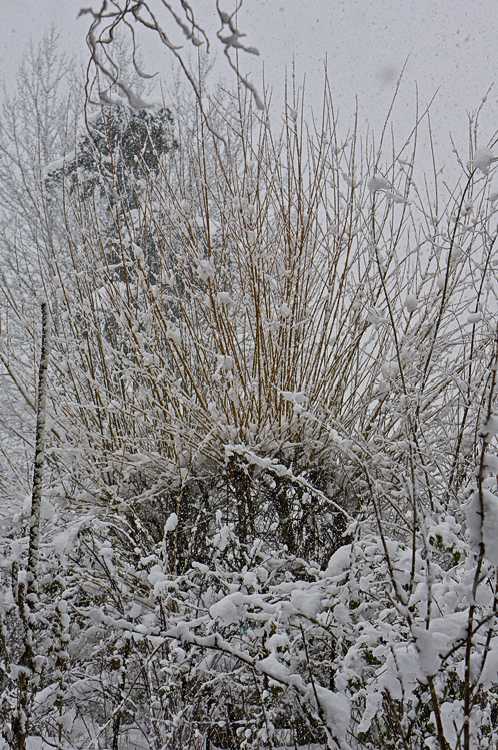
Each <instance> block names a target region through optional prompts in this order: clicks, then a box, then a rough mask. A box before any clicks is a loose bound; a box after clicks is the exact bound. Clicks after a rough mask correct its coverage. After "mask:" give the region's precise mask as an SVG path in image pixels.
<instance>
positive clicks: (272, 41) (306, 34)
mask: <svg viewBox="0 0 498 750" xmlns="http://www.w3.org/2000/svg"><path fill="white" fill-rule="evenodd" d="M150 1H151V3H152V4H154V2H156V3H157V4H158V5H159V2H158V0H150ZM91 3H92V0H2V28H3V34H2V38H1V42H0V64H1V67H2V72H3V76H4V78H5V79H6V80H12V77H13V76H14V74H15V70H16V67H17V65H18V64H19V62H20V60H21V57H22V53H23V50H24V49H25V48H26V46H27V44H28V43H29V40H30V38H32V39H33V40H34V41H36V40H37V39H38V38H39V37H40V36H41V34H42V33H43V31H44V30H45V29H47V28H48V27H49V25H50V24H51V23H53V24H55V25H56V26H57V27H59V28H60V30H61V32H62V33H63V38H64V40H65V44H66V46H67V48H68V50H71V51H74V52H78V53H80V54H82V53H84V47H83V44H82V39H83V36H84V31H85V26H86V24H87V23H88V20H87V19H80V20H77V19H76V16H77V11H78V10H79V8H80V7H81V6H82V5H85V6H88V5H90V4H91ZM93 4H94V5H97V2H96V0H93ZM192 5H193V7H195V8H196V11H197V12H198V14H199V18H200V19H201V20H202V21H203V23H205V25H206V26H207V27H209V28H211V29H213V30H214V29H216V15H215V12H214V8H215V0H196V2H192ZM224 7H226V8H227V9H228V10H229V9H230V8H231V0H227V2H226V5H225V6H224ZM239 26H240V28H241V30H243V31H245V32H247V35H248V36H247V43H248V44H250V45H254V46H257V47H258V48H259V50H260V53H261V56H260V58H259V59H258V60H257V61H255V63H253V62H252V61H248V62H247V63H246V67H247V65H250V69H251V70H253V71H255V72H256V73H258V72H259V71H261V65H262V64H263V63H264V67H265V77H266V80H267V81H268V82H269V83H270V84H271V85H272V86H273V87H274V88H275V89H277V90H278V89H281V84H282V80H283V77H284V71H285V67H286V66H289V65H290V64H291V62H292V58H293V56H294V58H295V61H296V67H297V71H298V75H299V77H302V76H303V75H305V74H306V76H307V88H308V91H309V95H310V97H311V100H312V101H313V102H315V103H318V101H319V97H320V88H321V79H322V76H321V70H322V67H323V60H324V58H325V56H327V57H328V64H329V71H330V77H331V80H332V84H333V87H334V89H335V92H336V99H337V105H338V107H339V109H340V111H342V112H344V113H349V112H351V111H352V108H353V106H354V98H355V95H358V97H359V102H360V114H361V120H362V121H363V122H364V121H365V120H367V119H368V120H369V122H370V123H371V125H372V126H373V127H374V128H376V129H377V128H379V127H380V124H381V122H382V120H383V118H384V115H385V112H386V110H387V107H388V104H389V100H390V97H391V95H392V91H393V87H394V84H395V81H396V78H397V75H398V72H399V70H400V68H401V66H402V64H403V62H404V60H405V58H406V57H408V67H407V72H406V77H405V83H404V85H403V88H402V94H401V97H400V100H399V103H398V107H397V114H396V116H395V121H396V122H398V123H402V124H404V125H405V126H406V125H407V123H409V122H411V121H412V119H413V98H414V97H413V92H414V84H415V82H417V83H418V85H419V88H420V92H421V95H422V98H425V99H427V98H428V97H430V96H431V95H432V94H433V93H434V91H435V90H436V89H437V88H439V94H438V98H437V101H436V103H435V105H434V109H433V114H434V117H433V119H434V123H435V129H436V136H437V141H438V147H439V148H440V150H441V151H442V152H447V153H449V145H448V144H449V139H448V132H449V131H452V132H454V133H455V134H456V136H457V138H458V139H459V140H460V142H462V139H463V136H464V134H465V126H466V115H467V112H468V111H470V110H473V109H475V107H476V106H477V105H478V104H479V101H480V99H481V97H482V96H483V94H484V93H485V91H486V89H487V88H488V86H489V85H490V84H491V83H492V82H493V81H494V80H495V78H496V76H497V74H498V3H497V0H478V1H474V2H469V0H372V1H371V2H369V1H368V0H344V1H342V0H245V2H244V8H243V13H242V14H241V16H240V20H239ZM143 44H144V47H145V58H146V59H147V60H148V61H149V62H150V64H151V65H153V67H155V69H157V70H160V71H164V72H165V73H167V72H168V71H169V70H170V66H171V61H170V60H169V58H168V55H167V53H166V52H162V51H161V50H159V49H158V48H157V46H151V45H150V43H149V42H148V41H147V37H144V38H143ZM227 75H228V74H227ZM497 112H498V88H497V90H496V91H495V90H493V91H492V94H491V95H490V96H489V99H488V105H487V112H486V115H485V117H484V119H483V129H482V137H483V140H486V139H487V138H488V137H489V136H490V135H491V133H492V131H493V128H494V127H496V126H498V117H497V116H496V115H497ZM396 118H397V119H396Z"/></svg>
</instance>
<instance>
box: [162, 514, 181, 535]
mask: <svg viewBox="0 0 498 750" xmlns="http://www.w3.org/2000/svg"><path fill="white" fill-rule="evenodd" d="M177 526H178V516H177V515H176V513H170V515H169V516H168V518H167V519H166V523H165V524H164V531H165V532H166V533H167V532H169V531H174V530H175V529H176V527H177Z"/></svg>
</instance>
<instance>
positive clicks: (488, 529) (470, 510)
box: [465, 487, 498, 565]
mask: <svg viewBox="0 0 498 750" xmlns="http://www.w3.org/2000/svg"><path fill="white" fill-rule="evenodd" d="M481 501H482V508H481ZM465 512H466V516H467V523H468V527H469V534H470V538H471V542H472V544H473V546H474V548H475V549H477V547H478V545H479V543H480V541H481V539H482V542H483V543H484V555H485V557H486V558H487V559H488V560H489V561H490V562H491V563H493V565H498V542H497V540H498V497H497V496H496V495H495V494H493V493H492V492H491V491H490V490H489V489H487V488H485V487H483V488H481V490H476V491H475V492H474V493H473V495H472V497H471V499H470V500H469V501H468V503H467V505H466V508H465Z"/></svg>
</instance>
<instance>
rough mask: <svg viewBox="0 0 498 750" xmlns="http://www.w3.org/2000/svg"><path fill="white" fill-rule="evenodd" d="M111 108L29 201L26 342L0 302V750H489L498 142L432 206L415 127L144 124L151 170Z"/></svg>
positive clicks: (222, 116)
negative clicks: (1, 437)
mask: <svg viewBox="0 0 498 750" xmlns="http://www.w3.org/2000/svg"><path fill="white" fill-rule="evenodd" d="M113 106H114V107H115V105H112V104H108V103H103V104H102V108H101V111H100V114H99V115H98V116H97V118H96V119H94V120H92V121H91V122H90V126H89V130H88V133H87V135H86V136H85V140H84V147H85V149H86V150H85V160H84V164H83V161H82V159H81V158H80V156H81V151H80V152H78V148H80V149H81V143H82V142H81V139H80V140H79V141H78V138H76V139H75V140H74V145H73V147H72V148H73V151H72V152H71V156H70V157H68V158H66V159H64V162H63V164H62V165H61V164H60V163H59V164H57V165H56V167H55V168H54V166H53V165H52V167H51V166H50V163H45V164H44V165H43V164H42V167H43V166H44V168H40V169H39V170H38V171H37V173H36V176H35V188H36V190H35V192H36V196H37V201H38V203H37V205H40V206H41V207H43V210H42V211H40V214H39V216H37V217H31V227H32V228H34V227H35V226H36V227H39V231H37V232H36V237H37V242H38V245H37V252H36V254H35V257H33V255H31V256H30V257H29V262H30V263H31V269H32V270H31V272H30V274H31V275H30V278H31V279H33V284H32V286H31V287H30V289H31V292H32V294H33V295H34V294H36V295H37V298H36V299H37V300H38V299H40V298H41V299H43V300H44V305H45V308H44V310H45V323H44V335H43V336H42V335H41V334H39V333H38V332H37V328H36V327H35V326H34V324H33V323H32V322H31V321H32V320H33V318H32V317H28V316H27V315H26V312H25V309H26V308H25V305H28V308H29V305H30V304H31V308H29V309H31V310H32V309H33V306H34V308H35V309H36V308H37V301H36V300H33V299H31V300H29V299H28V300H26V299H25V298H23V303H22V306H21V305H20V303H19V299H20V298H19V296H16V294H15V293H14V292H13V285H12V283H7V281H9V282H10V281H11V277H9V279H8V280H6V279H5V278H4V301H5V306H6V307H7V305H8V307H9V316H10V319H11V320H15V325H16V326H17V328H16V330H18V329H19V330H20V331H24V335H22V336H21V334H19V336H18V339H19V340H22V342H23V343H22V347H20V348H19V347H18V348H17V349H16V347H15V346H14V345H13V343H12V338H11V339H10V340H9V337H8V336H6V337H4V341H3V347H4V348H3V350H2V361H3V362H4V365H5V366H6V367H7V369H8V373H9V374H10V376H11V377H12V378H13V383H14V386H15V387H16V388H17V390H18V393H19V398H20V399H22V400H23V401H24V402H25V403H26V404H27V407H28V409H31V411H32V413H33V414H37V416H38V430H37V454H36V455H37V459H36V460H35V469H36V470H37V471H35V481H34V482H33V489H32V493H31V494H32V502H29V498H28V502H27V503H26V507H25V508H24V509H23V510H22V511H21V512H20V513H18V514H17V515H16V516H14V517H13V519H11V520H10V521H5V522H4V526H3V538H2V544H3V557H2V563H1V572H2V598H1V606H0V614H1V623H2V636H1V639H0V690H1V699H0V716H1V722H0V723H1V726H2V733H3V737H4V741H5V742H6V745H7V747H10V748H19V749H21V748H24V747H26V746H29V743H30V742H34V740H33V738H42V739H43V741H44V742H46V743H47V746H52V747H58V748H60V749H61V750H62V748H68V747H77V748H87V747H96V748H101V749H102V750H103V749H104V748H113V750H117V749H118V748H128V747H130V748H138V747H152V748H155V749H156V750H159V749H160V748H164V749H166V748H168V749H170V748H171V749H173V748H201V747H202V748H208V747H210V748H240V749H241V750H242V748H247V749H249V748H274V749H275V750H276V749H277V748H282V747H291V748H296V747H320V748H321V747H324V748H325V747H327V748H341V749H344V750H345V749H346V748H355V749H356V748H369V749H371V750H373V749H374V748H378V749H379V750H380V748H383V749H388V748H392V750H394V749H396V750H398V749H400V750H401V749H402V748H403V749H407V748H413V750H415V749H419V748H439V750H449V749H450V748H451V750H457V748H464V749H465V750H470V749H471V748H494V747H495V746H496V738H497V732H498V716H497V711H496V705H497V700H498V690H497V672H498V633H497V630H496V627H497V626H496V615H497V565H498V556H497V538H498V498H497V494H496V475H497V467H498V460H497V457H496V437H495V436H496V433H497V431H498V416H497V413H496V365H497V345H498V342H497V328H496V324H497V318H496V289H495V287H493V280H494V276H495V274H496V268H497V263H496V253H495V243H496V238H497V228H496V221H497V215H496V209H495V201H496V199H497V197H498V193H496V192H494V191H493V177H494V159H495V157H494V156H493V151H492V150H491V148H492V145H493V141H492V140H490V141H489V143H490V144H491V148H489V147H488V146H484V145H483V144H480V143H478V141H477V133H478V130H477V125H476V122H475V121H474V122H471V125H472V126H473V127H471V128H470V130H469V132H470V140H469V156H468V159H467V158H465V159H464V158H461V159H460V158H459V157H458V164H459V169H460V176H459V178H458V179H457V180H456V182H455V184H454V186H450V185H448V184H447V183H446V182H445V180H444V179H443V177H442V175H441V172H439V171H438V169H437V167H436V165H435V163H434V169H433V173H432V175H429V176H425V175H424V174H423V173H422V170H421V169H420V168H419V167H418V166H417V165H418V161H417V160H418V150H419V148H420V142H421V141H424V140H425V141H427V143H428V144H429V152H430V147H431V145H432V142H431V136H430V132H431V131H430V119H429V115H428V113H427V112H424V113H423V114H422V115H421V116H420V117H419V118H418V119H417V121H416V123H415V126H414V128H413V131H412V132H411V134H410V136H409V138H408V139H407V140H406V141H403V142H402V143H400V144H397V143H396V140H395V137H394V135H393V134H392V133H391V136H390V142H389V143H388V135H387V134H388V127H387V124H386V127H385V128H384V131H383V132H382V134H381V137H380V139H379V141H377V142H376V141H375V140H374V139H373V137H369V138H366V139H362V138H361V137H360V135H359V133H358V131H357V127H356V124H354V125H353V127H352V129H351V130H350V131H349V132H344V131H342V130H341V128H340V126H339V124H338V122H337V117H336V114H335V111H334V106H333V97H332V94H331V92H330V89H329V87H328V84H326V85H325V90H324V99H323V109H322V111H321V113H320V115H319V116H316V117H315V118H314V119H312V120H307V119H306V118H305V114H304V113H305V107H304V101H303V99H302V98H301V97H300V96H299V95H298V94H294V95H292V94H291V95H289V97H288V101H287V103H286V106H285V110H284V113H283V120H282V126H281V128H280V129H279V128H275V126H274V125H273V124H272V123H270V122H269V121H268V119H267V118H266V115H262V114H261V113H260V112H259V111H257V110H256V109H255V108H254V106H253V105H252V103H251V101H250V99H249V97H248V96H247V92H245V90H244V88H243V87H242V88H241V90H239V92H236V93H235V94H233V95H229V94H227V93H226V92H225V94H224V95H223V97H222V99H221V103H220V104H219V106H218V107H217V108H216V109H213V110H212V111H211V112H210V113H209V117H210V127H209V129H207V127H206V116H205V115H206V113H205V111H204V112H202V113H200V112H199V111H198V109H196V107H195V105H192V107H191V108H190V110H189V113H188V116H187V117H185V116H184V117H183V118H182V119H181V120H179V119H178V118H177V119H175V110H174V107H173V108H172V113H173V117H172V119H171V117H170V115H169V114H168V116H167V117H166V118H165V117H164V113H165V112H166V111H169V110H166V109H164V108H163V109H161V110H160V112H162V113H163V114H162V115H161V117H162V121H163V124H164V122H166V126H167V129H168V137H167V138H165V139H164V141H163V140H161V139H160V143H163V145H164V144H167V146H166V145H165V146H164V148H162V147H159V146H158V145H157V144H158V141H157V139H156V138H155V136H154V133H153V131H152V122H153V120H154V117H153V115H152V114H151V113H150V111H147V112H146V111H145V110H143V111H141V113H140V112H139V113H138V115H137V113H136V112H135V113H134V112H133V111H132V110H130V109H129V107H128V105H126V106H125V105H124V104H122V105H120V109H119V110H116V109H113ZM116 112H118V115H119V122H120V123H121V124H122V123H123V118H124V122H125V125H124V126H123V127H121V130H120V131H119V132H120V133H121V134H122V133H127V132H129V123H131V122H133V121H135V122H139V124H140V127H139V129H138V130H137V131H136V133H137V139H135V140H133V139H132V142H133V144H135V141H136V142H137V143H138V146H140V143H139V141H140V138H141V137H142V135H144V133H145V131H144V128H145V130H146V131H147V132H146V133H145V136H144V137H145V141H144V144H142V146H143V148H140V147H139V148H138V149H137V152H136V153H133V154H131V157H130V153H129V152H126V153H125V150H124V146H123V141H122V139H121V140H120V138H117V137H116V127H115V123H116V120H115V119H113V113H116ZM96 123H98V125H97V124H96ZM474 126H475V127H474ZM127 128H128V129H127ZM97 131H98V132H97ZM141 134H142V135H141ZM128 142H129V141H127V143H128ZM153 144H155V145H153ZM153 149H155V154H154V158H151V154H152V150H153ZM78 153H80V155H78ZM432 153H433V150H432ZM92 154H93V155H94V157H95V158H93V157H92ZM130 158H131V161H130ZM42 161H43V160H42ZM82 164H83V167H82ZM130 164H131V165H132V166H130ZM133 164H135V165H137V167H136V168H134V167H133ZM68 165H70V168H69V169H68V168H67V166H68ZM54 175H55V177H54ZM123 175H125V176H126V179H123ZM130 196H132V200H130ZM35 222H38V223H36V224H35ZM42 230H43V231H42ZM47 238H49V241H48V240H47ZM26 262H27V261H26ZM25 281H26V279H25V278H24V279H23V282H25ZM21 307H22V309H21ZM12 325H13V324H12ZM49 329H50V336H48V330H49ZM42 343H43V345H44V347H45V351H48V350H49V355H50V359H49V367H48V380H47V382H46V384H45V385H44V377H45V375H44V373H45V369H44V363H45V364H46V363H47V359H46V357H45V356H42V357H41V365H40V368H39V371H40V378H39V387H38V391H37V394H34V395H32V396H31V395H30V385H29V380H30V375H29V372H28V370H27V368H26V361H28V362H30V361H31V362H32V363H33V362H35V363H37V362H38V360H39V351H38V350H39V347H40V345H41V344H42ZM47 356H48V355H47ZM31 367H32V368H33V365H31ZM36 367H38V365H36ZM45 400H46V405H45ZM43 416H45V418H46V427H44V425H43ZM40 420H41V423H40ZM44 431H45V433H46V447H45V450H44V456H42V453H41V452H40V451H41V448H40V445H41V446H42V447H44V446H43V443H44V440H43V433H44ZM27 439H28V440H30V439H31V437H30V436H29V435H27ZM6 453H7V455H8V447H7V449H6ZM11 463H12V461H11ZM6 465H7V464H6ZM42 467H44V468H45V484H44V489H43V493H42V494H40V487H41V484H40V482H41V480H40V476H39V470H40V469H41V468H42ZM37 472H38V473H37ZM14 479H15V478H14ZM14 479H11V480H9V482H10V483H9V487H12V486H13V485H12V483H13V482H14ZM6 486H7V485H6ZM9 491H10V490H9ZM10 492H12V491H10ZM6 496H7V493H6ZM29 737H31V738H32V739H31V740H28V739H27V738H29ZM26 742H28V745H26ZM32 746H33V747H34V746H35V745H32Z"/></svg>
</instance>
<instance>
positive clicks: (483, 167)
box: [473, 146, 498, 175]
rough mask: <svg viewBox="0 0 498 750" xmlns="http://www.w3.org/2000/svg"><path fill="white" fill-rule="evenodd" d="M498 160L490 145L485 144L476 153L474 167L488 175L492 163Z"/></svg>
mask: <svg viewBox="0 0 498 750" xmlns="http://www.w3.org/2000/svg"><path fill="white" fill-rule="evenodd" d="M497 160H498V157H496V156H495V155H494V154H493V152H492V151H491V149H490V148H488V146H483V147H481V148H478V149H477V151H476V152H475V154H474V159H473V167H474V169H478V170H479V171H481V172H482V173H483V174H485V175H487V174H489V170H490V168H491V165H492V164H494V162H495V161H497Z"/></svg>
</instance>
